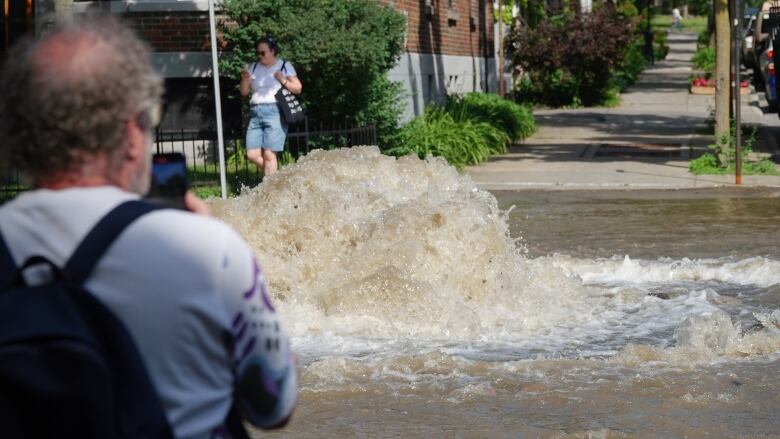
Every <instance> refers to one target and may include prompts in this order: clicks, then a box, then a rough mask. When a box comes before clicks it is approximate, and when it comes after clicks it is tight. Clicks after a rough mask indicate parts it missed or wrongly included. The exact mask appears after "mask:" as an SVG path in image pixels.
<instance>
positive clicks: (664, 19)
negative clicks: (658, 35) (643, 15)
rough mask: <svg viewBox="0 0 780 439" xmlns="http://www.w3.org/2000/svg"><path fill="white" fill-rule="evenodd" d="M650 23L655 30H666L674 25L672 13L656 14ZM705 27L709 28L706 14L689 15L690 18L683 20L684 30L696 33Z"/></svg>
mask: <svg viewBox="0 0 780 439" xmlns="http://www.w3.org/2000/svg"><path fill="white" fill-rule="evenodd" d="M650 25H651V26H652V27H653V30H654V31H656V30H658V31H666V30H668V29H669V28H670V27H672V14H668V15H654V16H653V17H652V18H651V19H650ZM705 29H707V17H704V16H696V15H689V16H688V18H686V19H684V20H683V22H682V30H683V32H695V33H696V34H699V33H701V32H702V31H703V30H705Z"/></svg>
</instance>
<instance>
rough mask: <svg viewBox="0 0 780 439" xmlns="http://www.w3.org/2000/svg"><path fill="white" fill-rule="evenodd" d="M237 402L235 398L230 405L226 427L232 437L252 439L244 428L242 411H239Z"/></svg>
mask: <svg viewBox="0 0 780 439" xmlns="http://www.w3.org/2000/svg"><path fill="white" fill-rule="evenodd" d="M234 398H235V397H234ZM237 404H238V402H237V401H236V400H235V399H234V400H233V404H231V405H230V411H228V415H227V419H225V427H226V428H227V431H228V433H230V437H231V438H232V439H250V437H249V433H247V431H246V428H244V423H243V422H242V417H241V413H239V412H238V407H237Z"/></svg>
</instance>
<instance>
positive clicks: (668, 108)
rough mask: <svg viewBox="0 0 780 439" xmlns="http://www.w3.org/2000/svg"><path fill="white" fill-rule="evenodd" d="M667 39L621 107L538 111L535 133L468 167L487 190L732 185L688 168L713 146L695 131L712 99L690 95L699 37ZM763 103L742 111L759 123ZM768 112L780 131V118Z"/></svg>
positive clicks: (776, 180)
mask: <svg viewBox="0 0 780 439" xmlns="http://www.w3.org/2000/svg"><path fill="white" fill-rule="evenodd" d="M668 41H669V46H670V52H669V55H668V57H667V59H665V60H663V61H660V62H657V63H656V64H655V65H653V66H651V67H650V68H648V69H647V70H646V71H645V72H644V73H643V74H642V75H641V76H640V78H639V80H638V81H637V83H636V84H635V85H634V86H632V87H630V88H629V89H628V90H626V92H625V93H624V94H623V95H622V103H621V105H620V106H619V107H616V108H587V109H574V110H537V111H535V112H534V115H535V117H536V123H537V127H538V131H537V133H536V134H535V135H533V136H532V137H530V138H529V139H527V140H526V141H525V142H524V143H523V144H520V145H515V146H512V147H511V148H510V151H509V153H508V154H505V155H501V156H496V157H493V158H491V159H490V160H489V161H488V162H487V163H483V164H481V165H478V166H471V167H467V168H466V169H465V172H466V173H468V174H469V175H471V177H472V178H473V179H474V181H475V182H476V183H477V185H478V186H479V187H481V188H483V189H489V190H499V189H506V190H515V189H523V188H539V189H599V188H604V189H619V188H625V189H639V188H654V189H681V188H705V187H722V186H734V176H712V175H704V176H695V175H693V174H691V173H690V172H688V163H689V158H690V153H691V150H700V149H702V148H706V146H707V145H708V144H709V143H712V136H705V135H701V134H697V133H701V132H703V131H704V130H705V124H706V122H707V118H708V117H709V115H710V112H711V111H712V109H713V108H714V98H713V97H712V96H702V95H692V94H690V93H689V92H688V77H689V75H690V74H691V63H690V58H691V56H692V55H693V53H694V51H695V49H696V35H693V34H685V33H672V34H669V39H668ZM758 105H759V102H758V101H756V102H751V101H750V99H749V98H747V97H746V99H744V100H743V106H742V108H743V110H742V111H743V114H745V116H746V117H747V118H748V119H750V118H752V119H751V120H753V121H754V122H756V121H758V122H756V123H760V122H761V121H762V120H763V119H764V117H763V116H762V115H761V111H760V108H759V106H758ZM756 111H758V113H756ZM769 117H772V118H773V119H772V120H777V121H778V123H777V125H778V129H780V119H778V118H777V115H767V118H769ZM762 134H763V137H764V141H765V142H769V143H768V144H769V145H770V148H775V149H776V148H777V142H774V146H772V142H771V141H772V140H773V139H774V136H775V135H776V134H777V132H774V134H773V132H769V134H768V136H769V138H768V139H767V138H766V137H767V134H766V132H764V133H762ZM760 137H761V136H760ZM772 152H774V153H777V151H776V150H775V151H772ZM742 185H743V186H751V187H761V186H766V187H780V177H775V176H743V177H742Z"/></svg>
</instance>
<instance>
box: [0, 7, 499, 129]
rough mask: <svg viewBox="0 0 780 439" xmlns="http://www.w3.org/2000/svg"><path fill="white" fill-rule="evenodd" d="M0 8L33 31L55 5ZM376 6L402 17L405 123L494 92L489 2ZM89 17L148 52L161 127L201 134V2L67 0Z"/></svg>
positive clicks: (204, 72)
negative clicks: (110, 17) (132, 33)
mask: <svg viewBox="0 0 780 439" xmlns="http://www.w3.org/2000/svg"><path fill="white" fill-rule="evenodd" d="M0 1H5V2H13V3H17V2H27V3H29V5H30V6H31V9H30V10H28V11H27V15H26V17H29V18H31V17H35V19H34V23H35V29H36V31H37V30H39V29H42V28H44V27H45V26H46V20H47V17H48V16H49V15H50V14H51V13H52V12H53V11H54V1H55V0H0ZM379 2H380V3H382V4H385V5H387V6H389V7H392V8H395V9H396V10H398V11H399V12H401V13H402V14H404V15H405V16H406V18H407V34H406V51H405V53H404V54H403V55H402V57H401V59H400V61H399V64H398V65H397V66H396V67H395V68H394V69H393V70H392V71H391V72H390V73H389V76H390V78H391V79H392V80H395V81H401V82H403V84H404V85H405V87H406V89H407V92H408V93H407V104H408V105H407V112H406V115H405V118H407V119H408V118H409V117H411V116H413V115H417V114H421V113H422V111H423V109H424V107H425V105H427V104H428V103H430V102H437V101H438V102H440V101H442V100H443V98H444V97H445V96H446V95H447V94H448V93H463V92H469V91H495V90H496V89H497V85H496V76H495V49H494V41H493V2H492V1H488V0H379ZM28 9H29V8H28ZM93 10H102V11H110V12H112V13H115V14H121V15H122V16H123V17H124V18H125V19H126V20H127V21H128V23H130V25H131V26H132V27H133V28H134V29H136V31H137V32H138V33H139V34H140V35H141V36H142V37H143V38H144V39H146V40H147V41H148V42H149V43H150V44H151V45H152V47H153V48H154V53H153V56H152V59H153V62H154V63H155V65H156V66H157V67H158V68H159V69H160V71H161V72H162V73H163V74H164V75H165V77H166V86H167V89H168V96H167V101H168V102H169V105H168V109H167V110H168V111H166V115H165V120H164V124H166V126H167V127H169V128H188V127H190V126H196V127H202V126H203V122H205V121H206V120H207V119H208V117H204V116H206V114H205V113H210V111H211V110H209V105H208V101H209V100H210V97H209V96H210V94H211V92H210V88H209V87H211V80H210V79H209V78H210V75H211V53H210V44H209V23H208V2H207V0H109V1H105V0H104V1H84V0H74V1H73V12H74V13H82V12H87V11H93ZM217 14H218V15H219V12H218V11H217ZM16 32H17V33H18V32H19V31H18V30H17V31H16ZM225 79H226V81H227V82H229V81H230V80H231V79H230V78H225ZM234 106H235V105H234ZM212 107H213V106H212ZM239 119H240V118H239Z"/></svg>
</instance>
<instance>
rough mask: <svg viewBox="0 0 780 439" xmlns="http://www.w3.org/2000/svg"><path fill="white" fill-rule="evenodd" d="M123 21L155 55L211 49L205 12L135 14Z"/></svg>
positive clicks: (207, 16)
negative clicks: (148, 45) (147, 44)
mask: <svg viewBox="0 0 780 439" xmlns="http://www.w3.org/2000/svg"><path fill="white" fill-rule="evenodd" d="M123 18H124V19H125V20H126V22H127V23H128V24H129V25H130V26H131V27H132V28H133V29H135V31H136V32H138V35H140V36H141V38H143V39H145V40H146V41H147V42H148V43H149V44H151V45H152V47H153V48H154V50H155V52H200V51H207V50H210V47H211V44H210V40H209V14H208V12H201V11H192V12H134V13H131V14H125V15H124V16H123Z"/></svg>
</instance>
